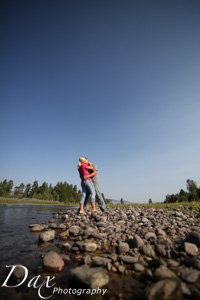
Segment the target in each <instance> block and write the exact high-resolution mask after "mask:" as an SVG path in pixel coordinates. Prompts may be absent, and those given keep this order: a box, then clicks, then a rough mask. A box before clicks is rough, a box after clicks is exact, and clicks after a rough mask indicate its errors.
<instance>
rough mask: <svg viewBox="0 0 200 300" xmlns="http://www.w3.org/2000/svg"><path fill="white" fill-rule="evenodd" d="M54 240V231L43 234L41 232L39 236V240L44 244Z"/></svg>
mask: <svg viewBox="0 0 200 300" xmlns="http://www.w3.org/2000/svg"><path fill="white" fill-rule="evenodd" d="M54 238H55V231H54V230H48V231H45V232H41V233H40V235H39V240H40V241H41V242H44V243H46V242H49V241H52V240H54Z"/></svg>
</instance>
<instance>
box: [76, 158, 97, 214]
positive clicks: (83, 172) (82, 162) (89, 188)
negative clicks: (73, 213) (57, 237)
mask: <svg viewBox="0 0 200 300" xmlns="http://www.w3.org/2000/svg"><path fill="white" fill-rule="evenodd" d="M86 161H87V158H85V157H83V156H81V157H80V158H79V164H78V171H79V174H80V177H81V187H82V194H81V199H80V210H79V214H86V213H85V211H84V209H83V205H84V201H85V197H86V194H87V193H88V192H89V193H90V199H91V200H90V202H91V206H92V211H97V210H96V207H95V188H94V184H93V182H92V180H91V178H86V179H84V176H87V175H89V171H88V170H93V167H92V166H91V165H90V166H89V165H87V164H86Z"/></svg>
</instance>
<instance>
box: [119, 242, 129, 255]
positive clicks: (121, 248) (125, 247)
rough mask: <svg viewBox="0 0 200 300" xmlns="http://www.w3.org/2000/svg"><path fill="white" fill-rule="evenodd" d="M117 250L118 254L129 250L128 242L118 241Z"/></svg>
mask: <svg viewBox="0 0 200 300" xmlns="http://www.w3.org/2000/svg"><path fill="white" fill-rule="evenodd" d="M117 250H118V252H119V254H121V253H126V252H128V251H129V244H127V243H123V242H121V243H119V245H118V247H117Z"/></svg>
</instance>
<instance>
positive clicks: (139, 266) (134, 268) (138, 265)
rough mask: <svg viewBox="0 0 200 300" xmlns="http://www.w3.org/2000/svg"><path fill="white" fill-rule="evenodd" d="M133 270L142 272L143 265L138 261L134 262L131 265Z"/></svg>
mask: <svg viewBox="0 0 200 300" xmlns="http://www.w3.org/2000/svg"><path fill="white" fill-rule="evenodd" d="M133 270H134V271H136V272H143V271H144V270H145V267H144V266H143V265H141V264H139V263H135V264H134V265H133Z"/></svg>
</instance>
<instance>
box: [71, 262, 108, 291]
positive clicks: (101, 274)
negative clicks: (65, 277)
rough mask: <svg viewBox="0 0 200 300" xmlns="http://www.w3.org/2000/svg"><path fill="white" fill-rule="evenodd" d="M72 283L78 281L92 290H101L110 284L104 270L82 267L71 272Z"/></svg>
mask: <svg viewBox="0 0 200 300" xmlns="http://www.w3.org/2000/svg"><path fill="white" fill-rule="evenodd" d="M69 277H70V281H76V282H79V283H80V284H84V285H85V286H87V287H89V288H91V289H97V288H101V287H103V286H104V285H106V284H107V283H108V282H109V277H108V275H107V274H106V272H105V271H104V269H103V268H89V267H88V266H87V265H82V266H80V267H76V268H73V269H71V270H70V274H69Z"/></svg>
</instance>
